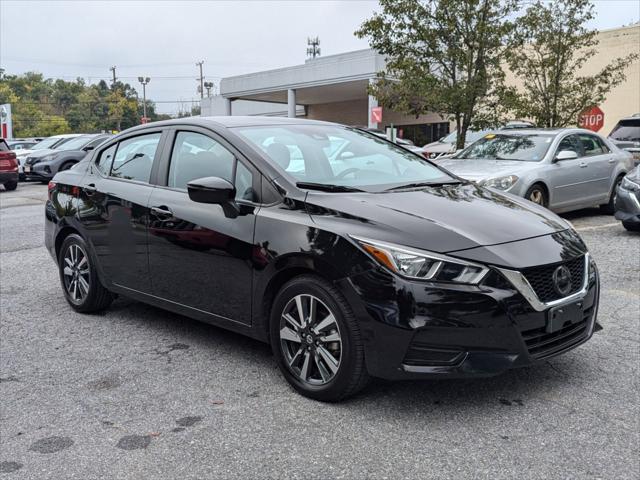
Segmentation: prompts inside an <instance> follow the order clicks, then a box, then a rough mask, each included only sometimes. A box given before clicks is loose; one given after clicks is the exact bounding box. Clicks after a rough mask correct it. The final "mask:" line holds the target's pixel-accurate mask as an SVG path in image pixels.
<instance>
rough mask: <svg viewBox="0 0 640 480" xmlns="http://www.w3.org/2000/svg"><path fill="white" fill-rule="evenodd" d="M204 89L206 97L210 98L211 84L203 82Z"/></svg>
mask: <svg viewBox="0 0 640 480" xmlns="http://www.w3.org/2000/svg"><path fill="white" fill-rule="evenodd" d="M204 88H206V89H207V97H210V96H211V89H212V88H213V82H204Z"/></svg>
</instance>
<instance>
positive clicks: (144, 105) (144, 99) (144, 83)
mask: <svg viewBox="0 0 640 480" xmlns="http://www.w3.org/2000/svg"><path fill="white" fill-rule="evenodd" d="M150 80H151V79H150V78H149V77H138V81H139V82H140V83H141V84H142V111H143V114H142V117H143V118H144V120H143V122H142V123H147V88H146V87H147V84H148V83H149V81H150Z"/></svg>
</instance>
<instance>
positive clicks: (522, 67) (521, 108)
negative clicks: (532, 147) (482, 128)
mask: <svg viewBox="0 0 640 480" xmlns="http://www.w3.org/2000/svg"><path fill="white" fill-rule="evenodd" d="M592 18H593V5H592V4H591V1H590V0H553V1H551V2H543V1H541V0H537V1H536V3H534V4H533V5H531V6H529V8H528V9H527V10H526V13H525V14H524V15H523V16H521V17H520V18H519V19H517V21H516V28H515V30H514V32H515V35H514V40H515V41H514V43H515V45H518V46H519V48H513V49H511V50H510V51H509V52H508V56H507V58H508V65H509V69H510V70H511V71H512V72H513V73H514V74H515V76H516V78H518V79H519V80H520V81H521V83H522V85H523V87H522V88H520V89H517V88H513V89H512V91H511V99H510V100H509V101H508V102H506V103H509V104H510V105H511V107H512V108H513V110H514V112H516V113H517V115H518V116H520V117H524V118H530V119H532V120H535V122H536V123H537V124H538V125H539V126H545V127H566V126H569V125H575V124H576V123H577V120H578V116H579V114H580V113H581V112H583V111H584V110H586V109H587V108H589V107H592V106H594V105H598V104H600V103H602V102H603V101H604V100H605V98H606V95H607V94H608V93H609V92H610V91H611V89H612V88H614V87H615V86H617V85H619V84H620V83H622V82H623V81H624V80H625V77H626V75H625V69H626V68H627V67H628V66H629V64H630V63H631V62H633V61H635V60H636V59H637V58H638V55H637V54H630V55H627V56H626V57H623V58H617V59H614V60H612V61H611V62H610V63H609V64H608V65H607V66H606V67H605V68H603V69H602V70H601V71H600V72H598V73H596V74H595V75H590V76H589V75H581V74H580V70H581V68H582V67H583V66H584V65H585V64H586V62H587V61H588V60H589V59H590V58H591V57H593V56H594V55H595V54H596V48H595V47H596V46H597V44H598V41H597V39H596V38H595V37H596V34H597V32H596V31H595V30H589V29H588V28H587V27H586V23H587V22H588V21H589V20H591V19H592Z"/></svg>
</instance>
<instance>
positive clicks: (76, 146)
mask: <svg viewBox="0 0 640 480" xmlns="http://www.w3.org/2000/svg"><path fill="white" fill-rule="evenodd" d="M93 138H94V136H93V135H91V136H89V135H82V136H81V137H75V138H70V139H69V140H68V141H66V142H64V143H62V144H61V145H58V146H56V150H82V148H83V147H84V146H85V145H86V144H87V143H89V142H90V141H91V140H93Z"/></svg>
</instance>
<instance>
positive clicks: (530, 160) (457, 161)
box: [438, 128, 633, 214]
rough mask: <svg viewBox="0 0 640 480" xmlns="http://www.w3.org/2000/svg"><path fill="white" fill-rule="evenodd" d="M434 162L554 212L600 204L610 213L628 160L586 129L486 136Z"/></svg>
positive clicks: (628, 155) (522, 131) (625, 155)
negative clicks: (454, 153) (447, 157)
mask: <svg viewBox="0 0 640 480" xmlns="http://www.w3.org/2000/svg"><path fill="white" fill-rule="evenodd" d="M438 164H439V165H440V166H442V167H444V168H445V169H447V170H449V171H451V172H453V173H454V174H456V175H458V176H460V177H463V178H466V179H468V180H473V181H475V182H478V183H479V184H480V185H483V186H485V187H491V188H493V189H498V190H502V191H504V192H508V193H510V194H513V195H517V196H520V197H524V198H526V199H527V200H530V201H532V202H534V203H537V204H539V205H542V206H544V207H547V208H549V209H551V210H553V211H555V212H566V211H570V210H577V209H580V208H587V207H592V206H595V205H599V206H600V207H601V208H602V210H603V211H604V212H606V213H610V214H612V213H613V210H614V207H613V204H614V198H615V192H616V187H617V186H618V184H619V183H620V182H621V181H622V177H624V175H625V174H626V173H627V172H628V171H630V170H631V169H632V168H633V158H632V157H631V154H630V153H628V152H625V151H622V150H620V149H619V148H618V147H616V146H615V145H614V144H613V142H610V141H609V140H607V139H605V138H603V137H601V136H600V135H597V134H595V133H593V132H591V131H589V130H582V129H575V128H574V129H556V130H552V129H551V130H546V129H525V130H504V131H497V132H495V133H489V134H486V135H485V136H484V137H483V138H481V139H480V140H478V141H477V142H475V143H474V144H472V145H470V146H469V147H467V148H466V149H464V150H463V151H462V152H460V153H459V154H457V155H455V156H454V157H452V158H449V159H445V160H442V161H441V162H439V163H438Z"/></svg>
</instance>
